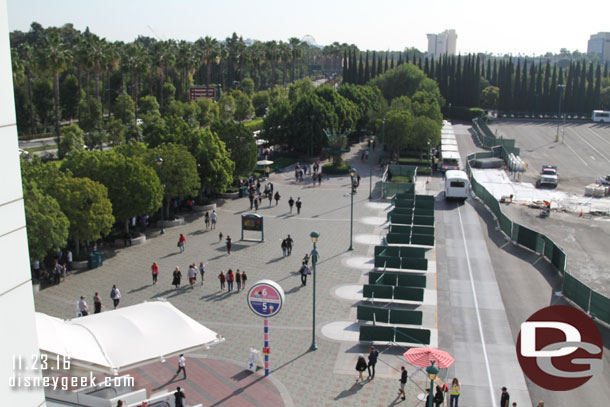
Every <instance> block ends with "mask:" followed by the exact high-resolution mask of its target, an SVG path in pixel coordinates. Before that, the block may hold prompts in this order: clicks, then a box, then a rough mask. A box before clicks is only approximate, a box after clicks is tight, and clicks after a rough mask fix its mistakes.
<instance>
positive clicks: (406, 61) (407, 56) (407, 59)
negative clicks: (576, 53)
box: [405, 52, 607, 77]
mask: <svg viewBox="0 0 610 407" xmlns="http://www.w3.org/2000/svg"><path fill="white" fill-rule="evenodd" d="M408 63H409V53H408V52H405V64H408ZM606 68H607V67H606ZM606 73H607V72H606ZM606 76H607V75H606V74H604V77H606Z"/></svg>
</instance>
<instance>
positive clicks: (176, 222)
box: [121, 216, 184, 243]
mask: <svg viewBox="0 0 610 407" xmlns="http://www.w3.org/2000/svg"><path fill="white" fill-rule="evenodd" d="M156 225H157V227H159V228H160V227H161V226H163V227H164V228H171V227H174V226H180V225H184V218H183V217H182V216H179V217H178V218H177V219H174V220H164V221H163V225H161V221H157V223H156ZM121 243H122V242H121Z"/></svg>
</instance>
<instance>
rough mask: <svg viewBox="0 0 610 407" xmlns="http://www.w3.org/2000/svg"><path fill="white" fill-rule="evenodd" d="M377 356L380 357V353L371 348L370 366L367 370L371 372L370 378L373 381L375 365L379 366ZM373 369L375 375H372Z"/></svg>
mask: <svg viewBox="0 0 610 407" xmlns="http://www.w3.org/2000/svg"><path fill="white" fill-rule="evenodd" d="M377 356H379V352H378V351H377V349H375V347H374V346H371V348H370V349H369V364H368V366H367V369H368V371H369V378H370V379H371V380H372V379H374V378H375V365H376V364H377ZM371 368H373V369H372V372H373V373H371Z"/></svg>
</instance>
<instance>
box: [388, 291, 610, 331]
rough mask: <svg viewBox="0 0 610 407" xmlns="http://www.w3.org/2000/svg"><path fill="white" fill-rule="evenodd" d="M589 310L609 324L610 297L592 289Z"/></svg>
mask: <svg viewBox="0 0 610 407" xmlns="http://www.w3.org/2000/svg"><path fill="white" fill-rule="evenodd" d="M392 312H394V311H392ZM589 312H590V313H591V314H592V315H593V316H594V317H595V318H597V319H599V320H602V321H604V322H605V323H607V324H610V298H608V297H604V296H603V295H601V294H598V293H596V292H595V291H593V292H592V293H591V309H589ZM391 320H392V313H390V321H391Z"/></svg>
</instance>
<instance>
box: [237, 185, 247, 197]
mask: <svg viewBox="0 0 610 407" xmlns="http://www.w3.org/2000/svg"><path fill="white" fill-rule="evenodd" d="M247 195H248V187H239V197H240V198H243V197H245V196H247Z"/></svg>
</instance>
